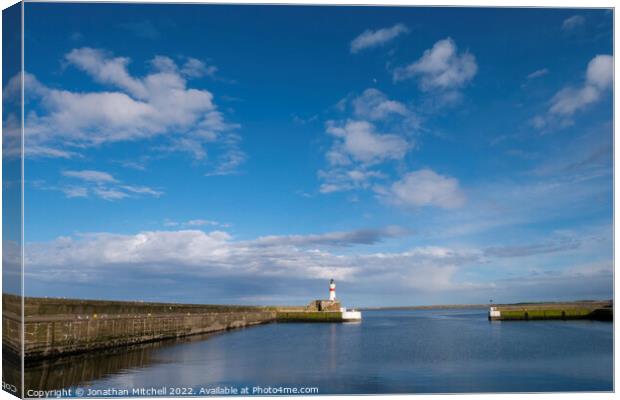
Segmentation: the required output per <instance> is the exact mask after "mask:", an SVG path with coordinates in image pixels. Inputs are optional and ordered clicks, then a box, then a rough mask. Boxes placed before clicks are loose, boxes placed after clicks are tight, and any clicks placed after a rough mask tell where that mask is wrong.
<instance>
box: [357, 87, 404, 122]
mask: <svg viewBox="0 0 620 400" xmlns="http://www.w3.org/2000/svg"><path fill="white" fill-rule="evenodd" d="M351 104H352V105H353V112H354V114H355V115H356V116H357V117H359V118H364V119H369V120H373V121H377V120H384V119H387V118H389V117H391V116H394V115H395V116H400V117H407V116H411V115H412V112H411V111H410V110H409V109H408V108H407V107H406V106H405V105H404V104H403V103H401V102H399V101H395V100H390V99H388V97H387V96H386V95H385V94H384V93H383V92H381V91H380V90H377V89H373V88H370V89H366V90H364V92H363V93H362V95H361V96H359V97H357V98H355V99H353V100H352V101H351Z"/></svg>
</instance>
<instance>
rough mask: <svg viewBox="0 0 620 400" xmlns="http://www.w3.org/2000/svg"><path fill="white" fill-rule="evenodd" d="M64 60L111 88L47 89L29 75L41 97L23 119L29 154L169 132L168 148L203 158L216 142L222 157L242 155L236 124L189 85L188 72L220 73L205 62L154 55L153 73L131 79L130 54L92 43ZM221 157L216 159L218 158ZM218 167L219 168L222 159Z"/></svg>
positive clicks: (204, 93)
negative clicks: (120, 54) (179, 61)
mask: <svg viewBox="0 0 620 400" xmlns="http://www.w3.org/2000/svg"><path fill="white" fill-rule="evenodd" d="M65 61H66V63H67V64H68V65H70V66H74V67H76V68H78V69H79V70H81V71H83V72H85V73H86V74H88V75H89V76H90V77H91V78H92V79H93V80H94V81H96V82H98V83H100V84H102V85H105V86H108V87H110V88H112V89H113V90H105V91H90V92H72V91H69V90H62V89H56V88H51V87H46V86H45V85H43V84H41V83H40V82H39V81H37V79H36V78H35V77H34V76H32V75H28V76H29V82H30V85H29V87H31V88H34V89H36V90H29V92H31V93H32V94H33V95H34V96H35V97H36V99H37V100H38V102H39V103H38V105H39V107H38V108H37V109H38V111H37V112H35V111H33V112H30V113H29V114H28V116H27V118H26V125H25V127H26V131H27V134H28V137H29V141H28V148H27V151H29V152H31V153H30V154H31V155H38V156H47V157H53V156H58V157H69V156H71V155H73V154H75V152H76V151H78V150H79V149H83V148H88V147H93V146H98V145H101V144H104V143H113V142H120V141H135V140H141V139H150V138H153V137H157V136H164V137H166V138H167V139H168V142H169V143H170V145H169V146H167V148H168V149H169V150H176V151H184V152H188V153H190V154H191V155H192V156H193V157H195V158H196V159H199V160H200V159H204V158H206V150H205V149H204V147H205V146H206V145H207V144H209V143H213V145H214V146H217V147H218V148H219V149H220V150H221V157H222V158H225V157H227V154H228V153H230V154H233V155H232V156H231V157H234V159H235V160H236V164H230V163H229V165H228V166H227V167H226V168H228V169H230V168H232V167H236V166H238V165H239V164H240V163H241V162H243V160H244V157H243V156H241V157H240V156H239V155H243V153H242V152H241V150H240V149H239V146H238V144H239V140H240V138H239V136H238V135H237V134H235V133H234V132H233V131H234V130H236V129H237V128H239V125H238V124H234V123H229V122H227V121H225V118H224V115H223V114H222V112H221V111H219V110H218V108H217V106H216V105H215V103H214V101H213V97H214V96H213V94H212V93H211V92H209V91H208V90H204V89H194V88H189V87H188V85H187V77H198V76H202V75H209V74H212V73H214V72H215V70H214V69H213V68H211V67H209V66H206V64H204V63H203V62H201V61H199V60H197V59H193V58H188V59H187V61H186V62H185V64H184V65H183V66H182V67H181V68H179V67H178V65H177V64H176V63H175V62H174V61H173V60H172V59H171V58H168V57H165V56H156V57H154V58H153V59H152V60H151V66H152V68H153V70H152V71H151V72H150V73H148V74H147V75H145V76H142V77H136V76H133V75H132V74H131V73H130V72H129V70H128V66H129V63H130V59H129V58H126V57H114V56H113V55H111V54H110V53H108V52H106V51H104V50H99V49H92V48H88V47H85V48H80V49H74V50H72V51H70V52H69V53H68V54H67V55H66V57H65ZM218 159H219V158H218ZM218 159H216V160H214V161H213V164H215V166H214V168H216V169H217V168H220V167H221V166H220V165H219V164H217V160H218Z"/></svg>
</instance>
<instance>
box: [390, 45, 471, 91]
mask: <svg viewBox="0 0 620 400" xmlns="http://www.w3.org/2000/svg"><path fill="white" fill-rule="evenodd" d="M477 72H478V65H477V64H476V58H475V57H474V56H473V55H472V54H470V53H468V52H464V53H460V54H459V53H458V49H457V47H456V44H455V43H454V41H453V40H452V39H451V38H446V39H443V40H440V41H438V42H437V43H435V44H434V45H433V48H431V49H428V50H425V51H424V54H423V55H422V57H421V58H420V59H419V60H417V61H415V62H414V63H412V64H409V65H408V66H406V67H402V68H397V69H396V70H394V80H395V81H400V80H404V79H409V78H413V77H417V78H418V79H419V85H420V88H421V89H422V90H425V91H430V90H435V89H438V90H451V89H458V88H460V87H462V86H464V85H465V84H466V83H468V82H469V81H471V80H472V79H473V77H474V76H475V75H476V73H477Z"/></svg>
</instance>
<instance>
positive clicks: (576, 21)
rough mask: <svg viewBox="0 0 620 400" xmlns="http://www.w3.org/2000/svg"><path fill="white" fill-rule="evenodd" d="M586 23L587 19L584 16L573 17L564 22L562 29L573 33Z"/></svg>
mask: <svg viewBox="0 0 620 400" xmlns="http://www.w3.org/2000/svg"><path fill="white" fill-rule="evenodd" d="M585 22H586V19H585V18H584V17H583V16H582V15H573V16H572V17H568V18H566V19H565V20H564V21H562V29H564V30H565V31H571V30H573V29H575V28H577V27H579V26H581V25H583V24H584V23H585Z"/></svg>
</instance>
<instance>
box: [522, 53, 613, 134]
mask: <svg viewBox="0 0 620 400" xmlns="http://www.w3.org/2000/svg"><path fill="white" fill-rule="evenodd" d="M613 63H614V61H613V57H612V56H610V55H605V54H599V55H597V56H595V57H594V58H592V60H590V62H589V63H588V67H587V70H586V74H585V80H584V83H583V85H582V86H580V87H572V86H568V87H565V88H563V89H562V90H560V91H559V92H557V93H556V94H555V95H554V96H553V97H552V98H551V101H550V105H549V109H548V110H547V113H546V115H538V116H536V117H534V118H533V119H532V125H533V126H534V127H535V128H538V129H546V128H552V127H554V126H555V125H559V126H566V125H570V124H572V119H571V118H572V116H573V115H574V114H575V113H576V112H578V111H580V110H583V109H585V108H586V107H587V106H589V105H591V104H593V103H596V102H597V101H599V99H600V98H601V96H602V95H603V94H604V92H605V91H607V90H608V89H610V88H611V86H612V83H613Z"/></svg>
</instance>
